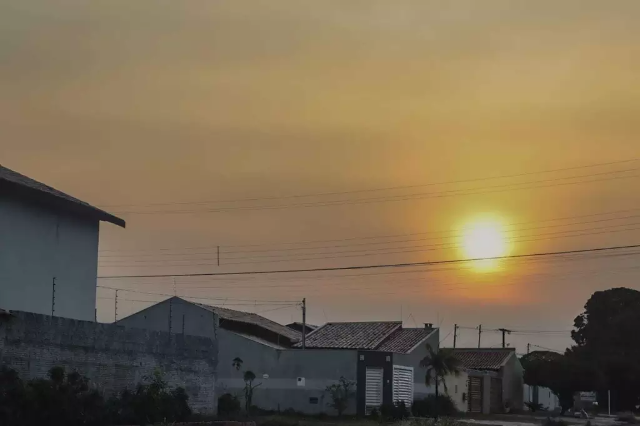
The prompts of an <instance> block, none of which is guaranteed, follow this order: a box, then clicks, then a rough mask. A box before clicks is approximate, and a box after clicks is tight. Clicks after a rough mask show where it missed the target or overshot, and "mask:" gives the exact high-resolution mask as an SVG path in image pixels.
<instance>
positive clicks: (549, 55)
mask: <svg viewBox="0 0 640 426" xmlns="http://www.w3.org/2000/svg"><path fill="white" fill-rule="evenodd" d="M0 10H2V13H0V163H2V164H3V165H4V166H7V167H9V168H12V169H15V170H17V171H19V172H21V173H24V174H27V175H29V176H31V177H33V178H35V179H38V180H41V181H43V182H46V183H48V184H50V185H52V186H54V187H56V188H58V189H61V190H63V191H66V192H68V193H70V194H72V195H75V196H77V197H79V198H81V199H83V200H86V201H88V202H90V203H92V204H94V205H99V206H111V205H118V206H114V207H111V208H109V210H110V211H113V212H116V213H121V216H122V217H123V218H125V219H126V220H127V223H128V226H127V229H125V230H123V229H119V228H116V227H114V226H111V225H103V227H102V234H101V246H100V248H101V253H100V255H101V258H100V261H101V267H100V271H99V273H100V275H122V274H155V273H161V274H165V273H188V272H205V271H214V272H215V271H243V270H245V271H250V270H268V269H287V268H313V267H331V266H346V265H365V264H375V263H396V262H412V261H421V260H439V259H451V258H457V257H460V255H461V254H460V252H459V250H457V249H456V248H451V247H449V248H448V249H446V250H445V249H437V250H430V251H426V252H424V251H423V252H417V250H413V252H411V251H410V250H407V249H406V248H407V247H414V246H416V245H420V244H422V245H425V244H426V245H429V244H430V245H434V244H439V243H443V242H447V241H445V240H446V238H444V236H447V235H448V236H449V237H450V236H451V235H457V233H459V229H460V227H461V226H464V225H465V224H466V223H468V222H469V221H473V220H474V218H477V217H478V216H481V215H484V214H491V215H495V216H497V217H499V218H500V219H501V220H502V221H503V222H504V224H505V225H506V226H507V228H508V229H509V230H510V231H512V232H511V233H510V234H509V235H510V237H512V238H513V239H514V240H515V241H516V242H514V243H513V246H512V250H511V253H512V254H522V253H532V252H539V251H556V250H567V249H576V248H584V247H596V246H606V245H622V244H634V243H638V242H639V241H640V231H638V230H637V229H638V228H639V227H640V216H639V217H636V218H635V219H634V217H633V216H634V215H638V214H640V211H636V212H629V213H612V215H611V216H606V215H605V216H591V217H590V218H584V216H586V215H599V214H602V213H609V212H620V211H623V210H624V211H627V210H631V209H640V197H639V196H638V194H639V190H640V185H639V182H640V179H639V178H638V177H636V175H638V174H639V173H638V171H634V170H633V169H638V168H639V167H640V164H639V163H637V162H635V163H634V162H630V163H620V164H616V165H611V166H603V167H596V168H585V169H574V170H570V171H564V172H554V173H544V174H533V175H530V176H526V177H520V178H508V179H502V180H489V181H480V182H475V183H474V182H471V183H466V184H449V185H434V186H433V187H418V188H410V189H403V190H395V191H386V192H385V191H382V192H373V193H356V194H351V195H348V196H342V198H340V197H338V198H337V199H344V198H348V199H356V198H373V197H384V196H395V195H403V196H404V195H406V194H416V193H442V192H443V191H452V190H460V189H473V191H476V192H477V191H480V190H482V189H483V188H485V189H486V188H488V187H490V186H494V185H510V184H514V183H519V182H526V181H534V180H535V181H540V180H545V179H551V180H552V182H556V183H557V182H566V180H563V179H566V178H568V177H571V176H574V177H575V176H583V177H581V178H574V180H576V179H577V180H578V181H580V180H590V179H592V180H596V182H582V183H579V184H570V185H556V184H555V183H552V184H549V185H546V186H544V187H540V188H533V189H524V190H521V191H512V190H508V191H490V192H489V193H485V194H474V195H459V194H458V195H454V196H447V197H440V196H438V197H431V196H429V197H427V198H421V199H418V200H412V201H394V202H379V203H378V202H372V203H364V204H347V205H339V206H323V207H318V206H313V207H304V208H302V207H296V208H294V207H289V208H282V209H258V210H256V209H240V210H233V211H226V212H211V211H203V210H212V209H216V208H219V207H221V206H224V207H226V206H229V204H223V205H220V204H215V203H210V204H185V205H169V206H144V205H148V204H155V203H186V202H191V201H212V200H228V199H238V198H260V197H287V196H291V195H299V194H314V193H326V192H335V191H354V190H362V189H372V188H387V187H397V186H409V185H424V184H430V183H438V182H450V181H459V180H465V179H477V178H485V177H495V176H504V175H513V174H518V173H526V172H537V171H542V170H549V169H561V168H571V167H578V166H583V165H589V164H594V163H603V162H613V161H620V160H624V159H633V158H637V157H640V142H639V140H640V139H639V137H640V120H639V119H638V117H639V114H640V84H639V83H638V75H640V74H639V73H640V66H639V65H640V62H639V61H640V28H638V25H637V22H638V21H639V20H640V2H638V1H637V0H626V1H625V0H616V1H604V0H599V1H595V0H594V1H592V0H574V1H571V0H563V1H561V2H559V1H557V0H546V1H543V0H528V1H518V0H503V1H500V0H495V1H494V0H484V1H477V0H468V1H453V0H447V1H427V0H416V1H401V0H396V1H393V2H391V1H374V0H366V1H364V0H363V1H355V0H350V1H328V0H323V1H301V0H291V1H284V0H280V1H266V0H265V1H246V2H241V1H196V0H193V1H175V0H153V1H151V0H137V1H114V0H91V1H86V0H61V1H56V2H50V1H46V0H0ZM623 170H629V171H627V172H625V171H623ZM608 173H611V174H608ZM584 176H587V177H586V178H585V177H584ZM594 176H598V177H597V178H596V177H594ZM612 177H615V179H612ZM568 181H571V180H570V179H569V180H568ZM538 186H542V185H538ZM335 199H336V198H335V197H334V198H330V197H310V198H305V199H296V198H294V199H285V200H271V201H259V202H246V203H243V204H233V206H238V205H239V206H245V207H246V206H255V205H274V204H295V203H300V202H309V201H311V202H319V201H326V200H335ZM129 205H133V206H129ZM167 209H174V210H175V209H178V210H190V211H193V210H196V211H197V213H179V214H164V213H162V214H160V213H159V212H163V211H165V210H167ZM131 211H138V212H139V211H145V212H147V213H148V212H154V213H153V214H125V213H126V212H131ZM576 217H583V218H582V219H580V218H576ZM602 217H604V218H606V219H607V221H602V222H597V223H596V222H593V221H595V220H598V219H600V218H602ZM558 218H575V219H572V220H568V221H567V220H565V221H564V222H562V221H560V222H557V221H556V222H553V221H549V220H550V219H558ZM584 221H591V223H589V224H582V225H572V224H571V223H576V222H584ZM522 223H529V225H526V226H525V225H517V224H522ZM514 224H516V225H514ZM550 224H552V225H554V227H549V228H544V229H543V227H544V226H548V225H550ZM634 224H637V226H633V225H634ZM615 226H617V228H615ZM607 227H610V228H607ZM532 228H533V229H532ZM596 228H598V229H596ZM612 229H615V231H616V232H609V231H610V230H612ZM427 232H435V234H433V235H431V234H420V235H418V236H413V237H411V238H409V237H406V238H400V239H397V238H396V239H395V240H392V241H396V242H395V243H393V242H387V243H386V245H384V244H380V245H377V246H375V247H376V248H377V249H384V248H385V247H386V248H390V250H389V251H392V250H393V249H394V248H395V249H401V250H402V249H403V248H404V252H402V253H396V254H378V255H368V256H360V257H355V256H350V255H349V253H345V252H349V251H353V250H360V251H362V250H363V247H369V246H366V245H365V246H348V247H343V246H344V245H345V244H349V243H345V242H342V243H327V242H324V243H322V242H321V243H314V244H306V245H278V243H283V242H300V241H317V240H335V239H356V238H363V237H371V236H380V235H399V234H418V233H427ZM442 232H444V233H442ZM561 232H569V233H571V232H574V234H576V233H577V234H580V235H575V236H570V237H562V238H560V237H558V236H559V235H562V234H561ZM439 233H440V234H439ZM553 233H560V234H553ZM586 234H593V235H586ZM570 235H573V234H570ZM443 238H444V239H443ZM415 239H430V241H431V242H414V241H411V242H402V243H400V242H397V241H400V240H402V241H405V240H415ZM371 241H377V240H366V239H365V240H352V241H351V244H359V243H363V242H365V243H366V242H371ZM449 242H451V241H449ZM247 244H266V245H264V246H262V245H261V246H259V247H255V248H253V250H277V249H280V250H281V249H283V248H289V249H290V248H294V249H298V248H300V250H299V251H295V250H290V251H284V252H282V251H280V252H276V251H270V252H265V251H261V252H252V253H251V254H250V253H247V250H251V248H247V247H243V248H232V247H231V246H234V245H247ZM217 245H220V246H221V247H222V251H223V257H228V258H229V259H231V258H234V259H232V260H228V259H223V266H221V267H219V268H218V267H217V265H216V264H215V262H214V259H213V258H214V257H215V254H212V253H213V252H212V250H215V249H213V248H210V249H203V250H193V249H187V247H215V246H217ZM316 246H317V247H325V248H322V249H315V250H314V249H310V248H309V247H316ZM328 246H329V247H328ZM331 246H334V247H331ZM159 248H162V249H172V250H158V249H159ZM231 251H236V253H235V254H224V252H231ZM380 252H383V253H384V250H379V251H378V253H380ZM314 253H315V254H314ZM318 253H321V254H320V255H319V254H318ZM322 254H325V255H326V256H324V257H327V258H326V259H315V260H290V261H287V260H288V259H291V257H293V258H294V259H304V258H308V257H309V255H311V256H312V257H323V255H322ZM285 255H286V256H285ZM343 255H344V258H343ZM249 256H254V257H249ZM255 256H267V257H255ZM268 256H271V257H268ZM287 256H290V257H289V258H287ZM637 259H638V258H637V257H633V256H616V257H607V258H597V259H590V260H588V261H587V260H577V261H562V260H557V259H556V260H555V261H550V260H549V261H539V262H509V263H503V264H502V265H501V270H500V271H498V272H492V273H484V274H479V273H477V272H475V271H473V270H472V271H469V270H468V269H466V268H465V267H464V266H456V267H447V268H432V269H433V270H432V271H431V272H418V273H416V272H411V270H402V272H403V273H397V274H396V273H391V274H381V272H390V271H368V272H367V271H365V272H362V273H361V274H364V273H372V274H374V275H370V276H363V275H360V276H355V277H354V276H352V277H346V276H345V275H349V274H350V273H333V274H330V273H314V274H295V275H289V276H283V275H274V276H264V277H257V278H251V277H238V278H233V279H232V278H226V279H215V280H214V279H211V278H209V279H206V278H197V279H186V278H179V279H178V280H177V281H176V288H177V292H178V294H182V295H187V296H198V297H220V298H227V297H228V298H229V301H228V303H227V304H231V303H232V302H231V299H251V300H253V299H257V300H267V299H268V300H272V299H277V300H281V299H287V300H292V299H295V300H299V299H301V298H302V297H306V298H307V300H308V304H309V318H308V319H309V321H310V322H311V323H323V322H325V321H326V320H330V321H341V320H344V321H346V320H398V319H400V318H401V315H402V318H403V319H404V321H405V324H406V325H407V326H414V324H415V323H418V324H420V323H423V322H433V323H438V324H441V326H442V329H443V330H442V336H443V337H444V336H446V335H447V334H448V333H449V332H450V331H451V329H452V326H453V324H454V323H458V324H461V325H465V326H477V325H478V324H483V326H484V327H485V328H497V327H502V326H505V327H514V328H515V327H518V328H520V329H525V330H568V329H569V328H571V325H572V320H573V318H574V317H575V316H576V315H577V314H578V313H580V311H581V309H582V306H583V305H584V303H585V301H586V300H587V298H588V297H589V295H590V294H591V293H592V292H593V291H594V290H597V289H605V288H609V287H612V286H628V287H633V288H638V278H640V272H638V271H637V269H634V265H636V264H637ZM259 260H261V261H262V263H251V262H252V261H253V262H257V261H259ZM265 260H266V261H271V262H270V263H269V262H265ZM274 261H276V262H274ZM225 262H226V263H227V266H224V263H225ZM229 263H238V264H237V265H231V264H229ZM178 264H181V265H182V266H176V265H178ZM405 271H406V272H407V273H404V272H405ZM414 271H415V270H414ZM99 284H100V285H106V286H112V287H120V288H129V289H136V290H139V291H146V292H155V293H173V281H172V280H171V279H154V280H149V279H145V280H143V279H129V280H124V279H123V280H100V282H99ZM206 286H210V287H215V288H190V287H206ZM98 295H99V297H100V299H99V301H98V302H99V303H98V308H99V319H100V320H101V321H112V320H113V300H112V299H111V300H110V298H113V291H110V290H106V289H99V291H98ZM121 297H122V298H123V300H122V301H121V303H120V308H119V312H120V315H126V314H128V313H131V312H133V311H135V310H139V309H141V308H142V307H144V306H146V305H148V303H146V304H145V303H144V302H138V301H130V300H129V301H128V300H124V299H134V300H159V299H160V298H161V297H156V296H153V295H144V294H136V293H121ZM212 303H213V302H212ZM236 308H238V309H246V310H252V311H253V310H256V311H266V310H268V309H274V308H273V307H268V306H255V307H254V306H249V307H241V306H237V307H236ZM265 315H267V316H269V317H270V318H273V319H275V320H278V321H283V322H285V321H290V320H292V319H295V320H299V317H300V314H299V310H296V309H294V308H288V309H278V310H274V311H271V312H268V313H267V312H265ZM567 336H568V335H567V334H564V335H549V334H530V335H518V336H516V335H513V336H511V337H510V338H509V341H510V342H511V343H512V344H515V345H517V346H518V350H519V351H524V349H525V347H526V343H527V342H530V343H532V344H536V345H541V346H547V347H552V348H554V349H561V348H563V347H565V346H566V345H567V344H568V343H569V339H568V338H567ZM499 337H500V336H499V335H498V334H497V333H487V335H486V337H485V338H483V343H484V344H486V345H487V346H491V345H496V344H498V343H499V341H500V340H499ZM450 343H451V338H450V337H448V338H447V339H446V340H445V344H450ZM459 344H460V345H462V346H469V345H474V344H477V338H476V337H475V334H474V332H473V330H464V331H462V334H461V337H460V340H459Z"/></svg>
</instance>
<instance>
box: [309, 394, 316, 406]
mask: <svg viewBox="0 0 640 426" xmlns="http://www.w3.org/2000/svg"><path fill="white" fill-rule="evenodd" d="M317 403H318V398H317V397H313V396H312V397H311V398H309V404H317Z"/></svg>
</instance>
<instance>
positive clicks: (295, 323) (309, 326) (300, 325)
mask: <svg viewBox="0 0 640 426" xmlns="http://www.w3.org/2000/svg"><path fill="white" fill-rule="evenodd" d="M302 326H303V324H302V323H301V322H292V323H291V324H287V327H289V328H293V329H295V328H296V327H297V328H300V329H301V328H302ZM304 326H306V327H307V328H309V329H311V330H315V329H316V328H318V326H317V325H313V324H304Z"/></svg>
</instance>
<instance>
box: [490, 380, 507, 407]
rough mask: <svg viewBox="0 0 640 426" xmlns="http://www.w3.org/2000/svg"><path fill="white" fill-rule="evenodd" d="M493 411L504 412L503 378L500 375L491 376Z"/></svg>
mask: <svg viewBox="0 0 640 426" xmlns="http://www.w3.org/2000/svg"><path fill="white" fill-rule="evenodd" d="M490 398H491V406H490V409H489V410H490V412H491V413H502V411H504V406H503V405H502V379H500V378H499V377H492V378H491V396H490Z"/></svg>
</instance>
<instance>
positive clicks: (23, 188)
mask: <svg viewBox="0 0 640 426" xmlns="http://www.w3.org/2000/svg"><path fill="white" fill-rule="evenodd" d="M0 218H1V220H0V307H1V308H4V309H9V310H19V311H27V312H34V313H39V314H47V315H52V314H53V315H55V316H62V317H67V318H73V319H79V320H87V321H94V320H95V312H96V311H95V309H96V280H97V274H98V240H99V230H100V226H99V224H100V222H109V223H113V224H115V225H118V226H121V227H123V228H124V226H125V222H124V221H123V220H122V219H119V218H117V217H115V216H113V215H111V214H109V213H107V212H104V211H102V210H100V209H98V208H95V207H93V206H91V205H89V204H87V203H85V202H84V201H80V200H78V199H77V198H74V197H72V196H70V195H67V194H65V193H63V192H60V191H58V190H56V189H54V188H51V187H50V186H47V185H45V184H43V183H40V182H37V181H35V180H33V179H31V178H28V177H26V176H23V175H21V174H19V173H16V172H14V171H12V170H9V169H7V168H6V167H2V166H0Z"/></svg>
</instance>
